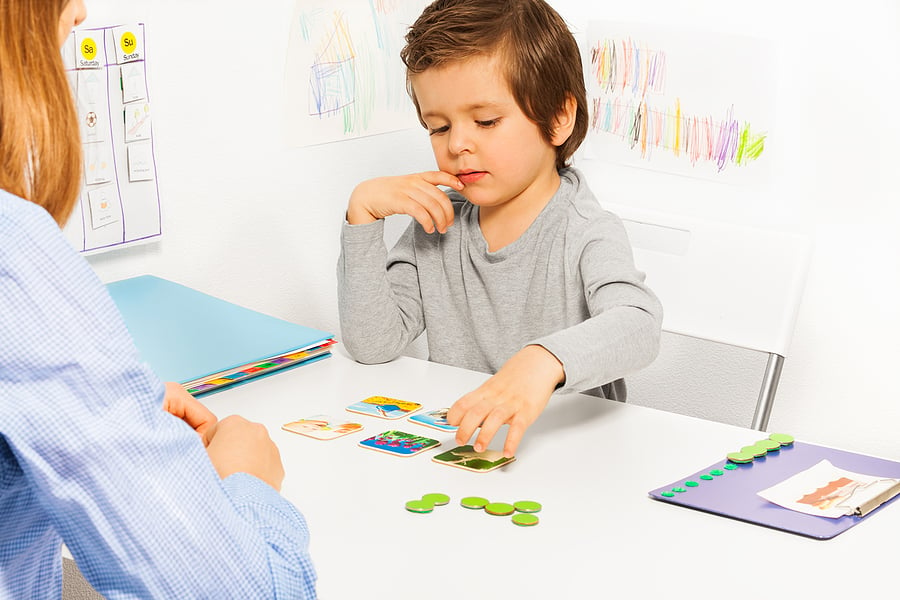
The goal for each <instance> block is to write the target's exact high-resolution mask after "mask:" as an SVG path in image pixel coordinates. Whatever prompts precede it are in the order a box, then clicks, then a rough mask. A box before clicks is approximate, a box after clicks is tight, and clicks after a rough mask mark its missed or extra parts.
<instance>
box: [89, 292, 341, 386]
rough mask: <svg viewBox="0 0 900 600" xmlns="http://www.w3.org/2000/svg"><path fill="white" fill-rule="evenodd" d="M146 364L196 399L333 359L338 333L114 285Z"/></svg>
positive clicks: (192, 295)
mask: <svg viewBox="0 0 900 600" xmlns="http://www.w3.org/2000/svg"><path fill="white" fill-rule="evenodd" d="M106 288H107V290H108V291H109V293H110V296H112V299H113V301H114V302H115V303H116V306H117V307H118V308H119V312H120V313H121V314H122V318H123V319H124V321H125V325H126V327H127V328H128V332H129V333H130V334H131V337H132V339H133V340H134V343H135V345H136V346H137V348H138V351H139V352H140V354H141V358H142V359H143V360H144V361H146V362H147V363H149V364H150V366H151V367H152V368H153V370H154V371H155V372H156V374H157V375H158V376H159V378H160V379H162V380H163V381H175V382H178V383H181V384H183V385H185V388H186V389H187V390H188V391H189V392H190V393H191V394H193V395H194V396H200V395H205V394H209V393H212V392H216V391H220V390H222V389H224V388H227V387H233V386H235V385H240V384H242V383H247V382H249V381H252V380H254V379H256V378H259V377H265V376H268V375H271V374H274V373H278V372H281V371H284V370H286V369H290V368H293V367H297V366H300V365H304V364H309V363H312V362H315V361H317V360H321V359H323V358H327V357H328V356H331V352H330V347H331V346H332V345H333V344H334V343H335V340H334V339H333V338H334V336H333V335H332V334H331V333H328V332H325V331H320V330H318V329H313V328H310V327H306V326H303V325H299V324H297V323H292V322H290V321H285V320H283V319H279V318H276V317H273V316H270V315H267V314H264V313H261V312H257V311H255V310H251V309H249V308H245V307H243V306H239V305H237V304H233V303H231V302H228V301H226V300H223V299H221V298H216V297H215V296H210V295H208V294H205V293H203V292H200V291H198V290H195V289H193V288H190V287H187V286H185V285H181V284H179V283H175V282H173V281H169V280H167V279H163V278H161V277H156V276H153V275H141V276H138V277H132V278H129V279H123V280H121V281H114V282H112V283H109V284H107V286H106Z"/></svg>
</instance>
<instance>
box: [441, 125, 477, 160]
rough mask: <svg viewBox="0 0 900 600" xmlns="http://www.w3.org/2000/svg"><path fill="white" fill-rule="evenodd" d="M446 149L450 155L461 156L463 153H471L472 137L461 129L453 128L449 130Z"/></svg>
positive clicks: (472, 146) (472, 147) (472, 148)
mask: <svg viewBox="0 0 900 600" xmlns="http://www.w3.org/2000/svg"><path fill="white" fill-rule="evenodd" d="M447 149H448V150H449V151H450V152H451V153H452V154H462V153H464V152H469V153H471V152H472V151H473V150H474V144H473V142H472V136H471V135H469V132H468V131H466V130H465V128H462V127H454V128H453V129H451V130H450V139H449V141H448V144H447Z"/></svg>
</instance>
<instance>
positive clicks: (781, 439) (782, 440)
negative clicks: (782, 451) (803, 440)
mask: <svg viewBox="0 0 900 600" xmlns="http://www.w3.org/2000/svg"><path fill="white" fill-rule="evenodd" d="M769 439H770V440H774V441H776V442H778V443H779V444H781V445H782V446H790V445H791V444H793V443H794V436H792V435H788V434H786V433H773V434H772V435H770V436H769Z"/></svg>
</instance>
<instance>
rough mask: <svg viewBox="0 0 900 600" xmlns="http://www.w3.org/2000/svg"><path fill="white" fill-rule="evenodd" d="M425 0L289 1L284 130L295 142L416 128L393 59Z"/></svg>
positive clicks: (397, 62)
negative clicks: (291, 4)
mask: <svg viewBox="0 0 900 600" xmlns="http://www.w3.org/2000/svg"><path fill="white" fill-rule="evenodd" d="M425 2H426V0H295V4H296V7H295V12H294V17H293V21H292V23H291V32H290V36H291V37H290V40H289V45H288V56H287V60H286V63H285V97H286V107H287V110H288V114H287V120H288V127H287V131H288V133H289V135H290V136H291V137H292V138H293V139H294V140H295V141H297V142H298V143H300V144H302V145H311V144H319V143H328V142H334V141H339V140H346V139H351V138H354V137H360V136H364V135H373V134H378V133H386V132H389V131H397V130H400V129H409V128H414V127H417V126H418V121H417V119H416V114H415V109H414V107H413V103H412V102H411V101H410V99H409V96H408V95H407V93H406V73H405V70H404V67H403V63H402V61H401V60H400V49H401V48H402V46H403V43H404V35H405V33H406V28H407V27H408V26H409V24H410V23H412V22H413V20H414V19H415V16H416V15H418V13H419V12H421V10H422V8H423V6H424V4H425Z"/></svg>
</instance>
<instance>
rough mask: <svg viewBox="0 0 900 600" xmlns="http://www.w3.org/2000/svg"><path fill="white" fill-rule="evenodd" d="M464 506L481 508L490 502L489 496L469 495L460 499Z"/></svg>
mask: <svg viewBox="0 0 900 600" xmlns="http://www.w3.org/2000/svg"><path fill="white" fill-rule="evenodd" d="M459 503H460V505H462V507H463V508H471V509H472V510H480V509H482V508H484V507H485V506H487V505H488V504H490V501H489V500H488V499H487V498H482V497H481V496H467V497H465V498H463V499H462V500H460V501H459Z"/></svg>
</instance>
